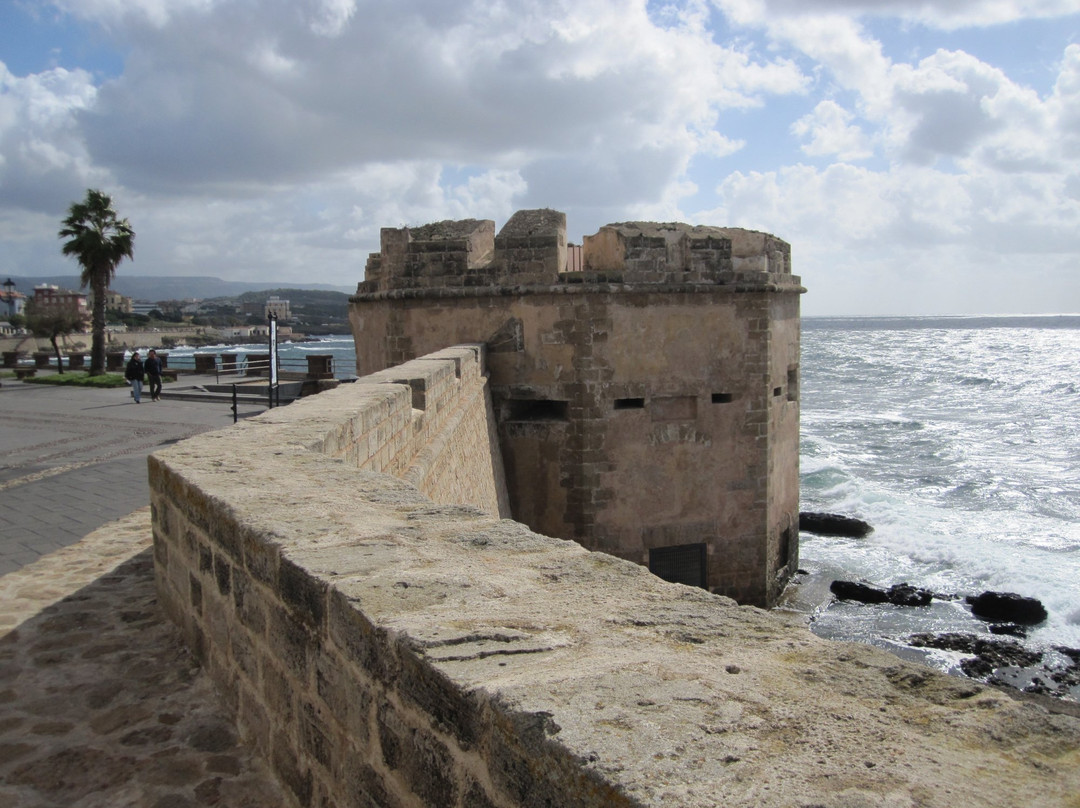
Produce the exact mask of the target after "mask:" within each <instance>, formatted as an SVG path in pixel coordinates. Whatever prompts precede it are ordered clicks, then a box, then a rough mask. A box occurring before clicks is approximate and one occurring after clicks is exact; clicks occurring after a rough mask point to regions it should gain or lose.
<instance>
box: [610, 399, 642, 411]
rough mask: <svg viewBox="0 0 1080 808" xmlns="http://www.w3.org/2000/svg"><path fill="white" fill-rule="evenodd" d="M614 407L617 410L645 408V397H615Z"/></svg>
mask: <svg viewBox="0 0 1080 808" xmlns="http://www.w3.org/2000/svg"><path fill="white" fill-rule="evenodd" d="M615 409H617V410H643V409H645V399H643V398H617V399H615Z"/></svg>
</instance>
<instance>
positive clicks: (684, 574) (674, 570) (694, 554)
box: [649, 542, 708, 589]
mask: <svg viewBox="0 0 1080 808" xmlns="http://www.w3.org/2000/svg"><path fill="white" fill-rule="evenodd" d="M707 556H708V554H707V552H706V549H705V544H704V542H702V543H699V544H680V545H676V546H675V547H653V548H651V549H650V550H649V572H651V573H652V574H653V575H656V576H657V577H659V578H663V579H664V580H665V581H671V582H672V583H675V584H686V585H687V586H699V587H701V588H702V589H704V588H705V583H706V581H705V577H706V569H707V566H706V559H707Z"/></svg>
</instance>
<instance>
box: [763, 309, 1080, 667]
mask: <svg viewBox="0 0 1080 808" xmlns="http://www.w3.org/2000/svg"><path fill="white" fill-rule="evenodd" d="M802 326H803V327H802V359H801V379H800V381H801V384H800V399H801V417H802V422H801V448H800V478H801V479H800V482H801V490H800V510H802V511H823V512H830V513H840V514H843V515H847V516H853V517H857V518H859V519H862V520H864V521H867V522H869V523H870V524H871V525H872V526H873V528H874V531H873V533H872V534H871V535H870V536H869V537H867V538H862V539H855V538H836V537H825V536H815V535H812V534H809V533H807V532H805V531H804V532H803V533H802V534H801V536H800V551H799V552H800V567H801V573H800V575H798V576H796V580H797V583H796V584H795V585H794V586H791V587H789V590H788V592H787V598H786V601H785V604H784V607H785V608H790V609H794V610H796V611H799V612H801V613H803V614H804V615H806V617H807V619H808V621H809V623H810V628H811V630H813V631H814V632H815V633H817V634H819V635H821V636H825V637H830V638H834V639H842V640H855V641H859V642H866V643H870V644H873V645H878V646H881V647H883V648H887V649H889V650H891V651H893V652H895V653H897V654H899V655H900V656H907V657H912V658H918V659H920V660H922V661H924V662H927V663H929V664H931V665H933V666H935V667H938V668H940V669H943V670H947V671H950V672H955V670H956V664H957V657H956V655H955V654H952V653H950V652H945V651H924V650H917V649H913V648H911V647H910V645H909V644H908V643H907V642H906V639H907V638H908V637H909V636H910V635H911V634H913V633H920V632H935V633H941V632H966V633H975V634H986V635H987V636H989V627H988V626H987V625H985V624H983V623H982V621H979V620H976V619H974V618H973V617H972V615H971V613H970V609H969V607H968V606H967V605H966V604H965V603H964V601H963V599H962V598H963V597H964V596H967V595H975V594H979V593H981V592H984V591H997V592H1013V593H1017V594H1020V595H1024V596H1027V597H1033V598H1038V599H1039V600H1040V601H1041V602H1042V603H1043V605H1044V606H1045V608H1046V610H1047V612H1048V615H1049V616H1048V619H1047V620H1046V621H1045V623H1043V624H1041V625H1039V626H1036V627H1034V628H1033V629H1032V630H1031V631H1030V632H1029V633H1028V634H1027V636H1026V638H1024V639H1023V644H1024V645H1026V646H1028V647H1034V648H1037V649H1039V650H1044V651H1047V652H1048V653H1052V649H1054V647H1055V646H1065V647H1068V648H1080V316H1074V315H1069V316H1045V317H1030V316H1025V317H1006V316H1002V317H900V318H877V317H831V318H816V317H806V318H804V319H803V324H802ZM837 579H842V580H853V581H862V582H866V583H870V584H873V585H877V586H882V587H888V586H891V585H893V584H898V583H909V584H912V585H914V586H917V587H921V588H924V589H928V590H930V591H932V592H935V593H938V594H941V595H943V596H945V595H957V596H960V598H961V599H955V600H954V599H945V598H941V599H937V598H936V599H935V600H934V601H933V602H932V603H931V605H930V606H927V607H899V606H891V605H884V606H867V605H863V604H857V603H851V602H842V601H837V600H835V599H834V598H833V597H832V595H831V593H830V592H829V584H830V583H831V582H832V581H833V580H837Z"/></svg>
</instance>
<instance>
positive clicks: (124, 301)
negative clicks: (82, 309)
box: [86, 289, 133, 314]
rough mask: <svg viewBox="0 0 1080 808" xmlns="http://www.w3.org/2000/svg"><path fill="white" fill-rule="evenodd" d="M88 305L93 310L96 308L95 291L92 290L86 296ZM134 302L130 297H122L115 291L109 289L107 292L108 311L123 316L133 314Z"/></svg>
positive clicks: (106, 306) (106, 307) (106, 308)
mask: <svg viewBox="0 0 1080 808" xmlns="http://www.w3.org/2000/svg"><path fill="white" fill-rule="evenodd" d="M86 305H87V306H88V307H89V308H90V309H91V310H93V308H94V290H93V289H91V290H90V293H89V294H88V295H87V296H86ZM132 305H133V301H132V299H131V298H130V297H127V296H126V295H122V294H120V293H119V292H117V291H115V290H113V289H107V290H106V291H105V310H106V311H119V312H121V313H123V314H131V313H132V312H133V308H132Z"/></svg>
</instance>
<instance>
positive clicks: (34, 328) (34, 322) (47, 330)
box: [26, 300, 86, 373]
mask: <svg viewBox="0 0 1080 808" xmlns="http://www.w3.org/2000/svg"><path fill="white" fill-rule="evenodd" d="M85 327H86V320H85V319H84V318H83V315H82V314H80V313H79V312H77V311H75V310H74V309H60V310H59V311H48V310H46V309H45V308H44V307H41V306H35V305H34V301H33V300H30V301H28V302H27V304H26V328H27V329H28V330H29V331H30V333H31V334H33V335H34V336H35V337H47V338H48V340H49V342H51V343H52V346H53V351H54V352H55V353H56V368H57V370H59V371H60V372H61V373H63V372H64V359H63V357H62V356H61V355H60V346H59V345H58V344H57V342H56V340H57V338H58V337H65V336H67V335H68V334H72V333H74V332H76V331H82V330H83V329H84V328H85Z"/></svg>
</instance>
